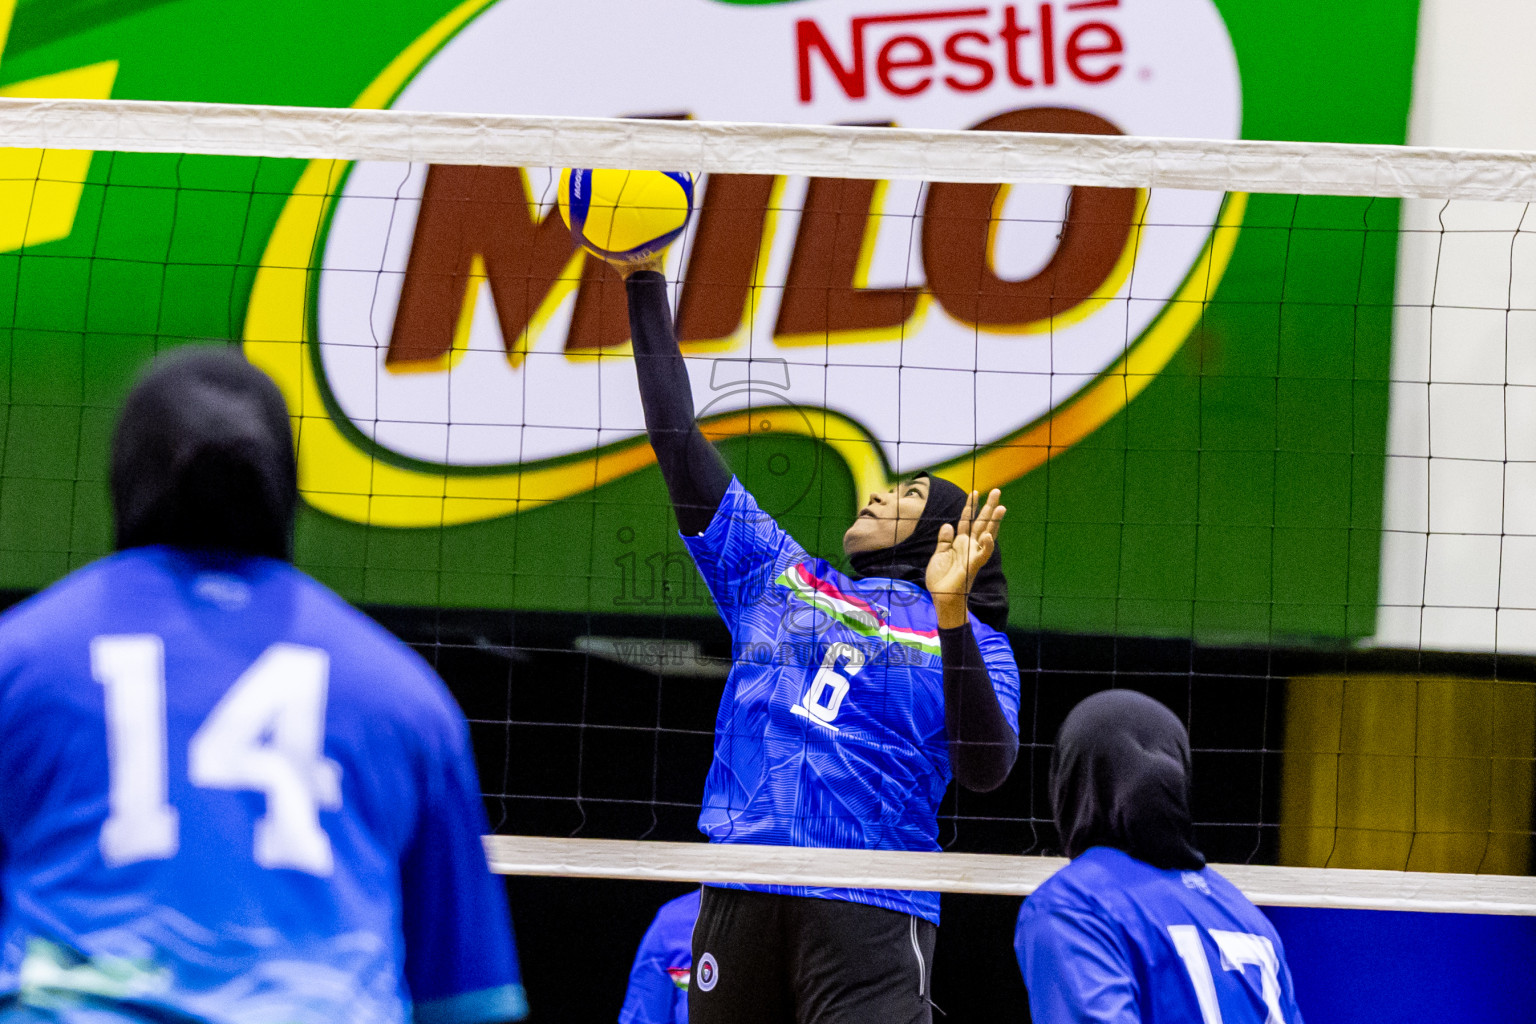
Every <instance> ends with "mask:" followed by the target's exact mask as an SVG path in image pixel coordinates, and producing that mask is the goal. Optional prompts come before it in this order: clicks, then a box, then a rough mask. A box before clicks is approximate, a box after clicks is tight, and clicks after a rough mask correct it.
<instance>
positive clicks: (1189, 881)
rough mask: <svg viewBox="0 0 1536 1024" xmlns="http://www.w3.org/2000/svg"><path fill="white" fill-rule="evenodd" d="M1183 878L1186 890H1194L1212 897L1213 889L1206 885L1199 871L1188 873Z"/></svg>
mask: <svg viewBox="0 0 1536 1024" xmlns="http://www.w3.org/2000/svg"><path fill="white" fill-rule="evenodd" d="M1182 877H1183V879H1184V887H1185V888H1186V889H1193V890H1194V891H1195V892H1201V893H1204V894H1205V895H1207V896H1209V895H1211V887H1210V886H1209V885H1207V884H1206V882H1205V879H1204V878H1203V877H1202V876H1201V875H1200V873H1199V872H1198V871H1186V872H1184V874H1183V876H1182Z"/></svg>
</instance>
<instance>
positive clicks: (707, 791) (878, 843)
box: [683, 480, 1019, 923]
mask: <svg viewBox="0 0 1536 1024" xmlns="http://www.w3.org/2000/svg"><path fill="white" fill-rule="evenodd" d="M683 540H684V542H685V543H686V544H687V545H688V549H689V551H690V552H692V554H693V558H694V561H695V562H696V563H697V564H698V567H699V571H700V573H702V574H703V576H704V582H705V584H706V585H707V586H708V587H709V592H710V595H711V596H712V597H713V598H714V600H715V606H716V608H717V609H718V610H719V612H720V615H721V617H722V618H724V619H725V623H726V625H727V626H728V627H729V628H730V631H731V638H732V640H733V648H734V650H733V665H732V667H731V674H730V677H729V678H728V679H727V680H726V684H725V693H724V696H723V697H722V698H721V700H720V713H719V715H718V717H717V718H716V720H715V756H714V761H713V763H712V764H711V765H710V769H709V776H708V778H707V779H706V781H705V784H704V812H703V814H702V815H701V816H700V818H699V828H700V829H701V830H702V831H703V832H705V833H706V834H707V835H708V836H709V837H710V839H711V840H712V841H714V842H724V843H761V844H765V845H769V846H822V847H842V848H848V849H863V850H936V849H938V841H937V835H938V807H939V801H940V800H941V799H943V796H944V790H945V788H946V787H947V786H948V785H949V779H950V774H951V773H950V765H949V741H948V737H947V735H946V734H945V731H944V671H943V666H942V664H941V662H940V657H939V636H938V619H937V614H936V612H935V610H934V607H933V601H932V599H930V598H929V596H928V592H927V591H926V590H924V589H923V588H922V587H919V586H916V585H914V584H911V583H907V582H904V581H901V580H891V579H862V580H854V579H852V578H850V577H849V576H846V575H844V574H843V573H841V572H839V571H837V570H836V569H834V568H833V567H832V566H831V565H830V564H829V563H828V562H827V561H826V560H824V559H820V558H812V557H811V556H810V555H808V554H806V552H805V549H804V548H802V547H801V546H800V545H799V544H797V543H795V541H794V538H792V537H790V535H789V534H787V533H785V532H784V531H783V530H782V529H781V528H780V527H779V524H778V523H776V522H774V520H773V517H772V516H770V515H768V514H767V513H765V512H763V511H762V510H761V509H759V508H758V507H757V502H755V501H754V500H753V499H752V496H751V495H750V494H748V493H747V492H746V490H745V489H744V488H743V487H742V486H741V481H739V480H732V481H731V486H730V489H729V490H728V491H727V492H726V495H725V498H724V500H723V501H722V502H721V503H720V508H719V509H718V510H717V511H716V513H715V517H714V519H713V520H712V521H711V522H710V525H709V529H707V530H706V531H705V532H704V533H703V534H702V535H700V536H698V537H684V538H683ZM971 628H972V630H974V632H975V635H976V642H977V644H978V645H979V646H980V648H981V652H982V655H983V657H984V658H985V659H986V663H987V669H988V672H989V673H990V675H991V677H992V685H993V687H994V689H995V690H996V693H997V697H998V700H999V702H1000V703H1001V704H1002V708H1003V711H1004V713H1005V714H1006V715H1007V717H1008V721H1009V723H1010V724H1011V725H1012V726H1013V727H1014V728H1015V729H1017V728H1018V712H1019V673H1018V668H1017V666H1016V665H1015V664H1014V661H1013V651H1012V649H1011V648H1010V647H1009V646H1008V639H1007V637H1005V636H1003V634H1001V633H999V632H997V631H995V630H993V629H990V628H989V627H987V626H985V625H983V624H982V623H980V622H978V621H977V620H976V618H975V617H974V616H972V618H971ZM741 888H754V889H759V890H762V891H765V892H778V893H788V894H790V895H798V896H817V897H822V898H826V899H840V900H852V901H854V902H857V903H868V904H872V905H874V906H877V907H885V908H887V909H890V910H898V911H901V912H902V913H906V914H916V915H918V916H920V917H923V918H926V919H927V920H930V921H933V922H935V923H937V921H938V919H939V897H938V894H937V893H931V892H899V891H895V890H886V889H833V888H821V887H806V886H741Z"/></svg>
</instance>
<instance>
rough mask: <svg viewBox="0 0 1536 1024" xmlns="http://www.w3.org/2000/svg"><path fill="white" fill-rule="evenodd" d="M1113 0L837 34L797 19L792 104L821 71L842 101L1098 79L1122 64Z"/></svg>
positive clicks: (955, 15)
mask: <svg viewBox="0 0 1536 1024" xmlns="http://www.w3.org/2000/svg"><path fill="white" fill-rule="evenodd" d="M1119 6H1120V0H1073V2H1066V3H1061V2H1057V3H1043V4H1040V5H1039V6H1038V7H1034V8H1028V7H1020V6H1018V5H1015V4H1009V5H1007V6H1005V7H1003V8H1002V9H1001V10H994V9H993V8H988V7H965V8H955V9H951V10H935V11H912V12H907V13H902V14H870V15H864V16H861V17H857V18H851V19H849V22H848V29H847V34H846V36H845V35H844V34H843V33H841V32H839V31H838V30H837V26H834V25H831V24H828V25H827V26H826V27H823V25H822V24H821V22H818V21H817V20H816V19H814V18H802V19H801V20H800V21H798V22H796V23H795V49H796V57H797V64H798V69H799V73H800V102H801V103H809V102H811V100H812V99H813V98H814V92H815V86H816V83H817V80H818V79H821V80H822V81H826V80H827V79H826V73H830V80H831V82H832V83H833V84H835V86H836V88H838V89H839V90H841V92H842V93H843V94H844V95H845V96H847V97H848V98H849V99H851V100H861V99H864V98H865V97H866V96H867V95H868V92H869V89H870V88H871V83H873V86H874V87H878V88H879V89H882V90H884V91H885V92H886V93H888V94H890V95H892V96H918V95H921V94H922V93H924V92H927V91H928V90H929V89H930V88H934V87H936V86H937V87H942V88H948V89H952V90H954V91H956V92H962V93H967V92H980V91H981V90H983V89H986V88H988V87H989V86H991V85H992V84H993V83H994V82H998V81H1000V80H1005V81H1006V82H1008V83H1009V84H1011V85H1012V86H1014V87H1015V88H1018V89H1034V88H1037V87H1049V86H1053V85H1055V84H1056V83H1057V81H1058V80H1064V79H1065V78H1067V77H1071V78H1073V79H1076V80H1077V81H1079V82H1082V83H1084V84H1087V85H1102V84H1104V83H1106V82H1110V81H1113V80H1114V79H1115V78H1116V77H1117V76H1118V75H1119V74H1120V72H1121V70H1122V69H1123V68H1124V64H1123V63H1122V61H1121V60H1120V58H1121V55H1122V54H1123V53H1124V52H1125V43H1124V40H1123V39H1122V37H1121V35H1120V31H1119V30H1118V29H1117V28H1116V27H1115V26H1114V25H1113V24H1111V23H1110V22H1109V21H1107V20H1104V19H1106V18H1108V17H1110V16H1111V15H1110V13H1109V12H1111V11H1113V10H1114V9H1115V8H1118V7H1119ZM871 56H872V57H873V60H871V59H870V58H871ZM818 65H819V66H820V68H822V69H823V74H821V75H818V74H817V73H816V70H817V67H818ZM871 65H873V75H871V73H870V72H871Z"/></svg>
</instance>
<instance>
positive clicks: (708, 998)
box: [688, 885, 938, 1024]
mask: <svg viewBox="0 0 1536 1024" xmlns="http://www.w3.org/2000/svg"><path fill="white" fill-rule="evenodd" d="M937 934H938V928H936V927H935V926H934V924H933V922H931V921H925V920H923V919H922V918H920V917H913V916H912V915H910V914H903V913H900V912H898V911H895V910H885V909H883V908H881V907H871V906H868V905H866V904H863V903H850V902H848V901H847V900H824V899H816V898H814V897H810V896H780V895H777V894H775V893H766V892H753V891H751V890H746V889H717V888H715V887H713V886H708V885H706V886H705V887H704V897H703V900H702V901H701V903H700V906H699V920H698V923H697V924H695V925H694V928H693V978H692V979H691V981H690V982H689V985H688V1020H689V1024H931V1022H932V1020H933V1017H932V1011H931V1009H930V1007H931V1004H930V1003H929V1000H928V984H929V981H930V980H931V979H932V970H933V942H934V938H935V937H936V936H937Z"/></svg>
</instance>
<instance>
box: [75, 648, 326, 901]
mask: <svg viewBox="0 0 1536 1024" xmlns="http://www.w3.org/2000/svg"><path fill="white" fill-rule="evenodd" d="M91 674H92V675H93V676H94V677H95V678H96V681H97V682H99V683H100V684H101V685H102V687H104V688H105V691H106V718H107V765H108V771H109V773H110V780H109V783H108V796H107V806H108V811H109V813H108V817H107V820H106V823H105V824H103V825H102V827H101V854H102V857H103V858H104V859H105V860H106V862H107V863H108V864H109V865H112V866H114V867H116V866H119V865H123V864H132V863H135V862H137V861H143V860H164V859H167V858H169V857H174V856H175V855H176V851H177V850H178V849H179V848H180V843H181V840H180V818H179V816H178V814H177V811H176V808H174V807H172V806H171V804H170V801H169V786H168V779H167V776H168V773H169V769H168V767H167V761H168V758H167V750H166V721H165V647H164V644H163V643H162V642H161V640H160V638H159V637H158V636H154V635H151V634H134V635H124V636H99V637H97V638H96V639H95V640H93V641H91ZM329 676H330V658H329V656H328V655H327V654H326V652H324V651H322V650H318V649H316V648H313V647H301V646H298V645H297V644H273V645H272V646H271V647H268V648H267V649H266V650H265V651H263V652H262V653H261V656H260V657H258V658H257V659H256V661H255V662H254V663H253V664H252V665H251V666H250V667H249V668H247V669H246V670H245V671H244V672H242V673H241V674H240V678H238V679H236V680H235V682H234V685H232V686H231V687H230V688H229V691H228V692H227V693H225V694H224V696H223V698H222V699H221V700H220V701H219V703H218V704H217V705H215V706H214V709H213V710H212V711H211V712H209V714H208V717H207V719H205V720H204V721H203V724H202V725H201V726H200V727H199V728H198V730H197V732H196V733H194V734H193V736H192V741H191V743H190V744H189V745H188V748H187V777H188V780H189V781H190V782H191V783H192V785H194V786H197V787H200V788H202V789H222V790H246V791H252V792H257V793H261V794H262V795H263V796H264V797H265V798H266V805H267V806H266V813H265V814H263V815H262V816H261V817H260V818H258V819H257V821H256V823H255V836H254V849H253V851H252V855H253V856H254V858H255V860H256V863H257V864H259V865H261V866H262V867H264V868H292V869H295V870H298V871H305V872H308V873H309V874H312V875H319V876H322V877H324V876H328V875H330V874H331V872H332V870H333V864H334V862H333V859H332V854H331V840H330V837H329V836H327V835H326V834H325V830H324V829H323V828H321V827H320V810H321V809H322V808H323V809H325V810H337V809H339V808H340V807H341V766H340V765H338V764H337V763H336V762H335V761H332V760H331V759H329V758H327V757H326V756H325V753H324V747H325V700H326V689H327V684H328V680H329Z"/></svg>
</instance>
